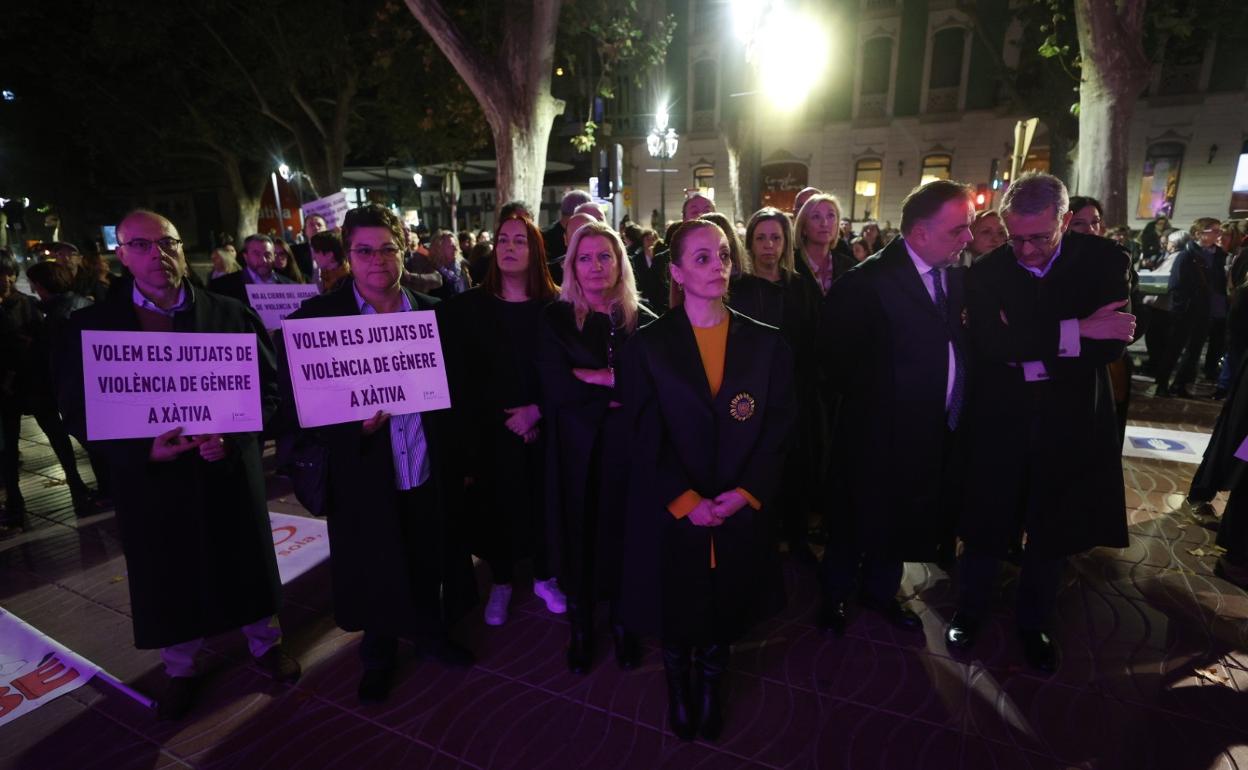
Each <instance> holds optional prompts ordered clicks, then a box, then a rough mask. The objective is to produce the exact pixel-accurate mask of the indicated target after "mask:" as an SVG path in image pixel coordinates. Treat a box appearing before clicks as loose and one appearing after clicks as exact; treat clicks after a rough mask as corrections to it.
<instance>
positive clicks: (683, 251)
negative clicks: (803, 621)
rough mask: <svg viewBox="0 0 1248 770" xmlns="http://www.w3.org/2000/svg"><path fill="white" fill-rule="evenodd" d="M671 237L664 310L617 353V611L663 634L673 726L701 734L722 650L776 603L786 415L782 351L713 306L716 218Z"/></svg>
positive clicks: (683, 734) (780, 597)
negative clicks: (694, 685)
mask: <svg viewBox="0 0 1248 770" xmlns="http://www.w3.org/2000/svg"><path fill="white" fill-rule="evenodd" d="M671 246H672V248H671V254H672V263H671V266H670V270H671V277H672V295H673V296H672V298H671V299H672V309H671V310H670V311H668V312H667V313H666V314H664V315H663V317H661V318H660V319H659V320H657V321H655V322H654V323H652V324H650V325H648V326H646V327H645V328H643V329H641V330H640V331H639V332H638V333H637V335H636V336H635V337H634V340H633V343H632V344H630V345H629V347H628V349H627V350H626V351H625V354H624V358H625V361H624V366H625V371H626V377H625V381H624V386H623V387H624V393H623V397H624V403H625V404H627V405H628V407H629V409H630V410H632V411H633V415H634V420H635V423H634V424H635V426H636V427H635V430H636V434H635V435H636V439H637V443H636V455H635V457H634V461H633V464H632V466H631V468H630V483H629V495H630V499H629V503H628V506H629V508H628V523H627V531H626V534H625V561H624V572H625V576H624V581H623V586H624V595H623V597H622V600H623V604H622V607H621V614H622V619H623V620H624V622H625V624H626V625H627V626H629V627H630V628H631V629H633V630H635V631H638V632H641V633H650V634H654V635H657V636H658V637H659V638H660V639H661V640H662V642H663V664H664V668H665V670H666V672H667V685H668V695H669V701H670V709H671V710H670V714H669V717H670V721H671V726H672V731H673V732H674V733H676V735H677V736H678V737H680V738H682V739H685V740H689V739H692V738H693V735H694V732H695V731H698V732H700V733H701V735H702V737H704V738H706V739H708V740H714V739H715V738H717V737H718V736H719V734H720V731H721V729H722V727H723V715H722V711H721V708H722V707H721V704H720V683H721V680H722V677H723V674H724V672H725V671H726V669H727V666H728V657H729V645H730V644H731V643H732V641H733V640H735V639H737V638H739V637H740V636H742V635H743V634H744V633H745V632H746V631H748V630H749V629H750V628H751V627H752V626H753V625H755V624H756V623H758V622H759V621H760V620H763V619H764V618H766V617H768V616H770V615H771V614H774V613H775V612H777V611H778V610H779V609H780V608H782V607H783V606H784V587H783V579H782V576H781V572H780V562H779V554H778V552H777V549H776V542H775V537H774V532H775V528H774V525H773V522H772V520H771V516H770V513H769V503H770V501H771V500H772V498H773V497H774V495H775V492H776V488H777V487H778V485H779V484H778V482H779V479H780V474H781V470H782V466H783V463H784V459H785V452H786V450H787V445H788V443H789V438H790V434H791V433H792V428H793V424H794V419H795V415H796V411H797V407H796V399H795V396H794V389H793V355H792V353H791V352H790V351H789V348H788V346H787V345H786V344H785V342H784V340H783V339H782V338H781V337H780V333H779V332H778V331H776V330H775V329H774V328H772V327H769V326H765V325H763V324H761V323H758V322H756V321H753V320H751V319H749V318H747V317H745V316H743V315H740V314H739V313H736V312H733V311H732V310H730V309H729V308H727V307H726V306H725V305H724V297H725V295H726V293H727V290H728V276H729V272H730V269H731V255H730V251H729V246H728V241H727V239H726V238H725V237H724V235H723V233H722V232H721V231H720V229H719V228H718V227H717V226H715V225H714V224H713V223H711V222H705V221H692V222H686V223H684V224H683V225H681V226H680V228H679V229H677V231H676V232H675V234H674V235H673V238H672V243H671ZM695 659H696V661H697V664H698V666H699V669H700V674H701V676H700V690H699V692H698V694H697V696H696V697H694V696H692V695H691V693H690V668H691V665H692V663H693V661H694V660H695ZM695 709H696V716H695Z"/></svg>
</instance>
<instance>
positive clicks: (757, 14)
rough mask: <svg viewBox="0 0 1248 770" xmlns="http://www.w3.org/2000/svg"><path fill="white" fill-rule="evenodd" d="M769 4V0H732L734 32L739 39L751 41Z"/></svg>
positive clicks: (745, 41) (743, 41) (746, 41)
mask: <svg viewBox="0 0 1248 770" xmlns="http://www.w3.org/2000/svg"><path fill="white" fill-rule="evenodd" d="M777 4H778V3H777ZM768 5H769V3H768V0H732V32H733V34H734V35H736V38H737V40H739V41H741V42H742V43H748V42H750V38H752V37H754V32H755V31H756V30H757V29H758V25H759V22H761V21H762V20H763V14H764V13H766V10H767V6H768Z"/></svg>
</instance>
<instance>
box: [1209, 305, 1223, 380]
mask: <svg viewBox="0 0 1248 770" xmlns="http://www.w3.org/2000/svg"><path fill="white" fill-rule="evenodd" d="M1225 352H1226V318H1225V317H1223V318H1214V319H1213V320H1211V321H1210V322H1209V347H1208V348H1207V349H1206V351H1205V379H1209V380H1217V379H1218V375H1219V374H1221V372H1222V354H1223V353H1225Z"/></svg>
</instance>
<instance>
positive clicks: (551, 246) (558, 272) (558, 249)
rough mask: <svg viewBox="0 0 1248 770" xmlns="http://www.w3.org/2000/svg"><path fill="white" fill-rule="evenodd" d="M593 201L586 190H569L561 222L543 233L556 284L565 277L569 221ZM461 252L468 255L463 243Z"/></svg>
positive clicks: (562, 208) (560, 202)
mask: <svg viewBox="0 0 1248 770" xmlns="http://www.w3.org/2000/svg"><path fill="white" fill-rule="evenodd" d="M591 201H593V198H592V197H591V196H590V194H589V193H588V192H586V191H584V190H568V191H567V192H566V193H564V194H563V199H562V200H560V201H559V221H558V222H555V223H554V224H552V225H551V226H550V227H548V228H546V229H545V230H543V231H542V244H543V245H544V246H545V247H546V258H547V259H548V260H549V261H550V264H549V268H550V274H551V277H552V278H554V280H555V283H559V277H562V275H563V272H562V271H563V255H564V253H565V252H567V250H568V235H567V232H568V220H569V219H571V218H572V215H573V214H575V213H576V208H577V206H580V205H582V204H584V203H590V202H591ZM499 221H502V220H499ZM460 250H461V251H463V252H464V253H465V254H467V253H468V252H467V250H466V249H464V248H463V244H462V243H461V244H460ZM556 276H558V277H556Z"/></svg>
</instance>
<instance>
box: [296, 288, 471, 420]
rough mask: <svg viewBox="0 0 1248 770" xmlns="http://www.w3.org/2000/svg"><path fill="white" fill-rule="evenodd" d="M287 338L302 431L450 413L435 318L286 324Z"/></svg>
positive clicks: (423, 313) (416, 314) (414, 315)
mask: <svg viewBox="0 0 1248 770" xmlns="http://www.w3.org/2000/svg"><path fill="white" fill-rule="evenodd" d="M282 336H283V338H284V340H285V343H286V357H287V360H288V361H289V363H290V381H291V383H292V385H293V386H294V390H295V407H296V409H297V410H298V412H299V424H300V425H302V426H303V427H305V428H315V427H317V426H320V425H333V424H335V423H340V422H352V421H355V420H366V419H368V418H369V417H372V416H373V415H375V414H377V412H378V410H381V411H385V412H389V413H390V414H411V413H413V412H430V411H433V410H436V409H447V408H449V407H450V405H451V393H450V388H448V387H447V384H446V368H445V364H444V362H443V359H442V341H441V339H440V338H439V337H438V320H437V318H436V316H435V315H434V313H433V311H431V310H420V311H412V312H409V313H382V314H379V315H361V316H331V317H328V318H300V319H291V318H287V319H286V320H284V321H282Z"/></svg>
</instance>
